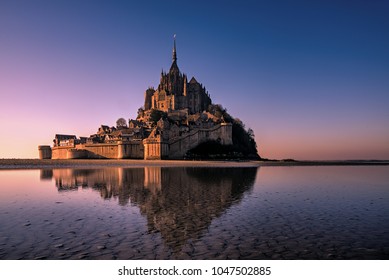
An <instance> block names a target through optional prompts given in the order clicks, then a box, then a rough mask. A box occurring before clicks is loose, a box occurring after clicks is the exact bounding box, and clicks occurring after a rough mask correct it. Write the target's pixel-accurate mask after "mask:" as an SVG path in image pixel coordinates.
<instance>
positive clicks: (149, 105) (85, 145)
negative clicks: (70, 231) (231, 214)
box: [39, 39, 233, 159]
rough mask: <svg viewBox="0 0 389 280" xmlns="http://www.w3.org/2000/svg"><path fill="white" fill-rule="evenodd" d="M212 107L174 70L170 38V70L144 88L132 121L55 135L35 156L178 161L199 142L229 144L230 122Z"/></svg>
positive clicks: (194, 85)
mask: <svg viewBox="0 0 389 280" xmlns="http://www.w3.org/2000/svg"><path fill="white" fill-rule="evenodd" d="M217 106H219V105H213V104H212V100H211V98H210V96H209V94H208V92H207V91H206V89H205V87H204V86H203V85H202V84H200V83H199V82H197V80H196V79H195V78H194V77H192V78H191V79H190V80H189V81H188V78H187V76H186V75H185V74H182V73H181V72H180V70H179V68H178V65H177V51H176V42H175V39H174V43H173V61H172V65H171V67H170V70H169V72H167V73H165V72H163V71H162V73H161V79H160V83H159V85H158V87H157V89H154V88H152V87H150V88H148V89H147V90H146V92H145V102H144V108H143V109H140V110H139V111H138V118H137V119H136V120H129V122H128V127H127V126H117V127H114V126H112V127H110V126H108V125H101V126H100V127H99V128H98V130H97V132H96V133H95V134H92V135H90V137H88V138H86V137H80V138H77V137H76V136H75V135H62V134H57V135H55V139H54V145H53V147H52V148H50V146H44V145H42V146H39V153H40V157H41V158H50V157H51V158H52V159H74V158H113V159H124V158H136V159H142V158H143V159H183V158H185V157H186V155H187V153H188V152H189V151H190V150H191V149H193V148H196V147H197V146H198V145H200V144H202V143H204V142H208V141H213V142H218V143H220V144H221V145H225V146H229V145H232V144H233V141H232V121H231V120H230V121H226V120H225V119H224V118H223V116H221V115H220V114H219V115H218V114H216V113H212V112H213V111H212V110H211V109H210V108H214V107H217ZM156 116H158V117H157V119H156ZM231 119H232V118H231ZM50 149H51V151H50Z"/></svg>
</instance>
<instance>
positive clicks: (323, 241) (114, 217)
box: [0, 166, 389, 259]
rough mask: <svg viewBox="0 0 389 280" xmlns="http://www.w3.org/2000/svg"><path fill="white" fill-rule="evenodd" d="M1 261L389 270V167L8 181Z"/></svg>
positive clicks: (70, 175) (56, 172) (1, 206)
mask: <svg viewBox="0 0 389 280" xmlns="http://www.w3.org/2000/svg"><path fill="white" fill-rule="evenodd" d="M0 259H389V167H388V166H307V167H259V168H253V167H251V168H199V167H190V168H189V167H188V168H172V167H170V168H163V167H144V168H107V169H46V170H9V171H0Z"/></svg>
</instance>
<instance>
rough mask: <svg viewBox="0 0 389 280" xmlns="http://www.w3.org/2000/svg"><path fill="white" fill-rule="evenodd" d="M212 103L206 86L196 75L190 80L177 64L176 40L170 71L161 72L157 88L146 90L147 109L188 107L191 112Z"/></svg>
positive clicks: (199, 110)
mask: <svg viewBox="0 0 389 280" xmlns="http://www.w3.org/2000/svg"><path fill="white" fill-rule="evenodd" d="M211 104H212V100H211V98H210V97H209V94H208V92H206V90H205V87H203V86H202V85H201V84H199V83H198V82H197V81H196V79H195V78H194V77H192V79H191V80H190V81H189V82H188V78H187V77H186V75H185V74H181V72H180V69H178V66H177V51H176V41H175V40H174V47H173V62H172V65H171V67H170V70H169V72H168V73H164V72H162V73H161V80H160V84H159V86H158V88H157V90H154V89H153V88H149V89H148V90H147V91H146V92H145V105H144V109H145V110H150V109H156V110H161V111H164V112H170V111H173V110H181V109H188V113H189V114H195V113H199V112H203V111H204V110H207V109H208V106H209V105H211Z"/></svg>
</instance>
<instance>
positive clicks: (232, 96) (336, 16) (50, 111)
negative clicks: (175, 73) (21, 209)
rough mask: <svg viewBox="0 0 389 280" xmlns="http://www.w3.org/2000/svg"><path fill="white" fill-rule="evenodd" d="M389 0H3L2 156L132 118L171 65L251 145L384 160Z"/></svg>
mask: <svg viewBox="0 0 389 280" xmlns="http://www.w3.org/2000/svg"><path fill="white" fill-rule="evenodd" d="M388 14H389V1H379V0H377V1H339V0H337V1H331V0H327V1H308V0H307V1H243V0H242V1H210V0H208V1H168V0H166V1H82V0H81V1H69V0H67V1H39V0H37V1H19V0H10V1H8V0H1V1H0V128H1V129H0V131H1V132H0V158H37V157H38V149H37V146H38V145H42V144H49V145H51V144H52V139H53V138H54V135H55V134H56V133H63V134H76V135H77V136H89V135H90V134H93V133H95V132H96V131H97V129H98V127H99V126H100V125H101V124H106V125H110V126H113V125H115V123H116V120H117V119H118V118H120V117H124V118H126V119H129V118H136V113H137V109H138V108H139V107H141V106H142V105H143V102H144V91H145V90H146V89H147V88H148V87H149V86H154V87H156V86H157V85H158V83H159V77H160V73H161V69H164V70H168V69H169V67H170V65H171V56H172V53H171V52H172V45H173V34H177V56H178V66H179V67H180V70H181V71H182V72H184V73H186V74H187V75H188V77H189V78H191V77H192V76H195V78H196V79H197V80H198V81H199V82H201V83H202V84H203V85H204V86H205V87H206V88H207V90H208V91H209V93H210V95H211V98H212V100H213V102H214V103H219V104H222V105H223V106H224V107H225V108H227V110H228V112H229V113H230V114H231V115H232V116H234V117H238V118H240V119H241V120H242V121H243V122H244V123H245V124H246V127H247V128H252V129H253V130H254V132H255V135H256V141H257V144H258V146H259V152H260V155H261V156H263V157H266V158H274V159H283V158H295V159H319V160H328V159H389V17H388Z"/></svg>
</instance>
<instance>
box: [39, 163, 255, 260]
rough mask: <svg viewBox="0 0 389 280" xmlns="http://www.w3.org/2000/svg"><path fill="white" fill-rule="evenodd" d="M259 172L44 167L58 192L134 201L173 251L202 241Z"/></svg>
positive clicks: (43, 174) (124, 202) (44, 173)
mask: <svg viewBox="0 0 389 280" xmlns="http://www.w3.org/2000/svg"><path fill="white" fill-rule="evenodd" d="M256 176H257V168H256V167H248V168H213V169H210V168H201V167H200V168H185V167H184V168H182V167H181V168H163V167H162V168H161V167H158V166H148V167H147V166H146V167H144V168H105V169H53V170H49V169H46V170H41V179H42V180H46V179H49V180H51V179H54V180H55V184H56V187H57V189H58V191H59V192H62V191H72V190H78V189H80V188H82V189H87V188H91V189H93V190H94V191H96V192H98V193H100V196H101V198H103V199H111V198H112V199H117V201H118V203H119V204H120V205H123V206H124V205H127V204H128V203H130V202H131V204H132V205H136V206H137V207H139V210H140V213H141V214H142V215H143V216H144V217H146V219H147V226H148V230H149V232H159V233H160V234H161V236H162V238H163V240H164V241H165V244H166V245H168V247H170V249H171V250H172V251H174V252H179V251H181V248H182V247H183V246H184V245H185V244H186V243H187V241H188V240H189V239H192V240H196V239H198V238H199V236H200V235H201V234H202V232H204V231H206V229H207V228H208V227H209V226H210V225H211V223H212V221H213V220H214V219H215V218H217V217H219V216H220V215H222V214H223V213H225V211H226V210H227V209H228V208H230V207H231V206H232V205H234V204H237V203H239V202H240V201H241V200H242V198H243V197H244V194H245V193H246V192H247V191H249V190H251V189H252V187H253V185H254V182H255V180H256ZM211 177H212V180H207V179H208V178H211ZM129 251H131V250H129ZM164 251H165V252H166V254H169V251H168V250H164ZM193 257H194V256H193Z"/></svg>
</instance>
